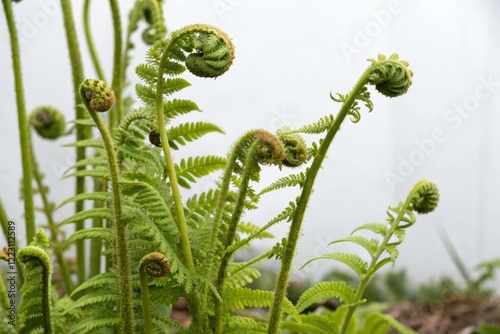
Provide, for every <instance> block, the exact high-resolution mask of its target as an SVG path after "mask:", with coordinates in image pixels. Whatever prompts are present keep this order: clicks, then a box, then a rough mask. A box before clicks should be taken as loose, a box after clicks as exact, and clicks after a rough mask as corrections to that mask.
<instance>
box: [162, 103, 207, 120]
mask: <svg viewBox="0 0 500 334" xmlns="http://www.w3.org/2000/svg"><path fill="white" fill-rule="evenodd" d="M191 111H200V112H201V110H200V108H199V107H198V105H197V104H196V103H194V102H192V101H189V100H181V99H173V100H169V101H166V102H165V103H164V107H163V112H164V114H165V117H166V118H167V119H174V118H176V117H177V116H180V115H186V114H188V113H190V112H191Z"/></svg>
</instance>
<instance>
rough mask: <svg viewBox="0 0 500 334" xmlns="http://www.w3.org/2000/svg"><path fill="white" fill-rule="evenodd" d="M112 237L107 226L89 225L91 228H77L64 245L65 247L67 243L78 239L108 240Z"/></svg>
mask: <svg viewBox="0 0 500 334" xmlns="http://www.w3.org/2000/svg"><path fill="white" fill-rule="evenodd" d="M112 238H113V233H112V232H111V230H110V229H109V228H104V227H91V228H86V229H84V230H79V231H76V232H74V233H73V234H72V235H71V236H70V237H69V238H68V239H67V240H66V242H65V243H64V247H67V246H68V245H70V244H72V243H73V242H75V241H78V240H85V239H103V240H107V241H110V240H112Z"/></svg>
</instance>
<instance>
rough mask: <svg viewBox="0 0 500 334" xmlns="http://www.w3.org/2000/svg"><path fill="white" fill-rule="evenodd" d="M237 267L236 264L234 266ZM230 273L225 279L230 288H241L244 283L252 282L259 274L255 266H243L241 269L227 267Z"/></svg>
mask: <svg viewBox="0 0 500 334" xmlns="http://www.w3.org/2000/svg"><path fill="white" fill-rule="evenodd" d="M236 267H237V266H236ZM229 270H230V272H231V275H229V276H228V277H227V279H226V283H225V284H226V285H227V286H228V287H230V288H242V287H245V286H246V285H248V284H250V283H252V282H253V281H254V280H256V279H258V278H259V277H260V276H261V273H260V271H259V270H258V269H257V268H253V267H247V266H245V267H244V268H243V269H241V270H237V268H236V270H235V268H231V266H230V267H229Z"/></svg>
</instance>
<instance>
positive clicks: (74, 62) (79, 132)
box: [61, 0, 92, 284]
mask: <svg viewBox="0 0 500 334" xmlns="http://www.w3.org/2000/svg"><path fill="white" fill-rule="evenodd" d="M61 7H62V13H63V17H64V28H65V30H66V41H67V43H68V50H69V59H70V61H71V71H72V76H73V90H74V94H75V112H76V119H86V118H87V117H88V116H87V115H86V114H85V110H84V109H83V108H81V107H80V106H79V105H80V104H81V103H82V100H81V98H80V93H79V87H80V84H81V83H82V82H83V79H84V78H83V66H82V59H81V55H80V47H79V44H78V38H77V35H76V29H75V22H74V19H73V11H72V9H71V2H70V1H69V0H61ZM91 136H92V131H91V129H90V127H88V126H84V125H79V124H77V125H76V140H77V141H80V140H84V139H89V138H90V137H91ZM86 155H87V154H86V151H85V148H84V147H77V148H76V161H77V162H78V161H80V160H82V159H85V158H86ZM84 169H85V167H84V166H82V167H78V168H77V170H76V171H77V172H78V171H80V170H84ZM84 192H85V178H84V177H83V176H78V177H76V194H77V195H78V194H82V193H84ZM83 208H84V206H83V201H77V202H75V213H78V212H80V211H82V210H83ZM84 228H85V223H84V222H83V221H80V222H77V223H76V231H80V230H83V229H84ZM76 257H77V266H78V282H79V283H80V284H81V283H83V282H85V280H86V277H85V276H86V275H85V268H86V265H85V264H86V254H85V241H84V240H79V241H77V243H76Z"/></svg>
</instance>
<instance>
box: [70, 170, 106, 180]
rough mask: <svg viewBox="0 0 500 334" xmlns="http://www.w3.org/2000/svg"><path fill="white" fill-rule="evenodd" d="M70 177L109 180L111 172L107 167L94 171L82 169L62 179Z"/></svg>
mask: <svg viewBox="0 0 500 334" xmlns="http://www.w3.org/2000/svg"><path fill="white" fill-rule="evenodd" d="M70 177H100V178H103V179H107V178H108V177H109V171H108V168H106V167H96V168H94V169H82V170H79V171H77V172H74V173H72V174H69V175H65V176H63V177H62V180H65V179H67V178H70Z"/></svg>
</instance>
